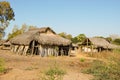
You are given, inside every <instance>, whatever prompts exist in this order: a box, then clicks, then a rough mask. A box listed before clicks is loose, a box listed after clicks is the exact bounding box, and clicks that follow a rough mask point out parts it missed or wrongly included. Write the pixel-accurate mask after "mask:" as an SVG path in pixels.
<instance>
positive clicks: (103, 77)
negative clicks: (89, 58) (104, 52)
mask: <svg viewBox="0 0 120 80" xmlns="http://www.w3.org/2000/svg"><path fill="white" fill-rule="evenodd" d="M83 72H84V73H88V74H93V75H94V76H95V78H94V79H93V80H119V79H120V76H119V75H120V62H119V61H118V62H117V64H115V63H107V64H106V63H104V62H102V61H98V60H95V61H93V63H92V64H91V66H90V67H89V68H88V69H86V70H84V71H83Z"/></svg>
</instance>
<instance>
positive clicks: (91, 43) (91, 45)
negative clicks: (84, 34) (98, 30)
mask: <svg viewBox="0 0 120 80" xmlns="http://www.w3.org/2000/svg"><path fill="white" fill-rule="evenodd" d="M114 48H115V46H114V45H112V44H110V43H109V42H108V41H106V40H105V39H103V38H97V37H94V38H87V39H85V41H84V42H83V43H82V48H81V49H82V52H101V51H104V50H106V51H108V50H109V51H111V50H113V49H114Z"/></svg>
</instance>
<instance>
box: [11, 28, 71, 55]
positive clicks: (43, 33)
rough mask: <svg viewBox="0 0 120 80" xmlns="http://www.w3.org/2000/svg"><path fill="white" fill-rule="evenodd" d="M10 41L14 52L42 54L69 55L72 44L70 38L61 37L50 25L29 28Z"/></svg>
mask: <svg viewBox="0 0 120 80" xmlns="http://www.w3.org/2000/svg"><path fill="white" fill-rule="evenodd" d="M10 42H11V44H12V51H13V52H16V53H19V54H25V55H26V54H31V55H33V54H36V55H41V56H49V55H56V56H57V55H68V52H69V47H70V45H71V41H70V40H68V39H65V38H62V37H60V36H59V35H57V34H56V33H55V32H54V31H53V30H52V29H51V28H49V27H43V28H36V29H32V30H29V31H28V32H25V33H23V34H21V35H18V36H16V37H14V38H13V39H11V40H10Z"/></svg>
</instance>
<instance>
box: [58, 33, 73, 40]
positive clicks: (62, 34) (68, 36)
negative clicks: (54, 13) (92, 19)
mask: <svg viewBox="0 0 120 80" xmlns="http://www.w3.org/2000/svg"><path fill="white" fill-rule="evenodd" d="M58 35H60V36H61V37H63V38H66V39H69V40H71V39H72V35H71V34H67V33H65V32H61V33H59V34H58Z"/></svg>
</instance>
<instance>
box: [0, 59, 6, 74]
mask: <svg viewBox="0 0 120 80" xmlns="http://www.w3.org/2000/svg"><path fill="white" fill-rule="evenodd" d="M5 70H6V69H5V62H4V60H3V59H2V58H0V73H4V72H5Z"/></svg>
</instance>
